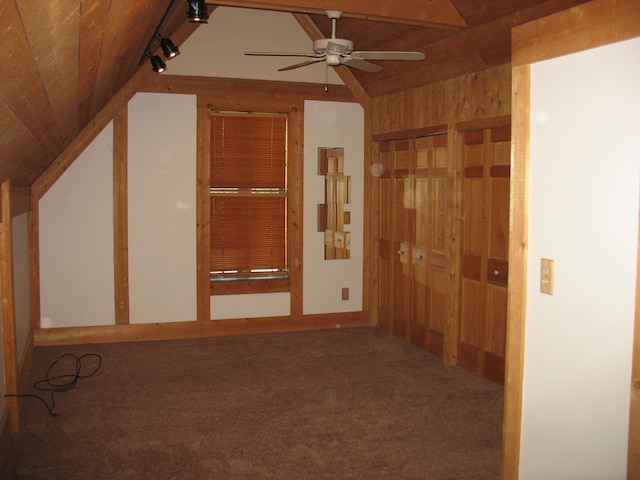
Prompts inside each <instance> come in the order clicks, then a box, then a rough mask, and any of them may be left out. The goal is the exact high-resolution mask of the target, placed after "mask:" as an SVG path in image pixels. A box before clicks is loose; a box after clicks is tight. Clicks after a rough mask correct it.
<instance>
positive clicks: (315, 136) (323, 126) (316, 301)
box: [302, 101, 364, 314]
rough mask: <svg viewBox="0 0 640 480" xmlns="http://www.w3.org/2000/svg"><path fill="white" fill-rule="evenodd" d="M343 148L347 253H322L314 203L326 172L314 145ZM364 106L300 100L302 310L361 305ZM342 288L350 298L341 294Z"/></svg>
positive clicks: (345, 309)
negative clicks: (328, 256) (336, 256)
mask: <svg viewBox="0 0 640 480" xmlns="http://www.w3.org/2000/svg"><path fill="white" fill-rule="evenodd" d="M319 147H343V148H344V174H345V175H346V176H350V177H351V203H350V204H345V206H344V209H345V211H349V212H351V224H350V225H345V230H346V231H349V232H351V258H349V259H346V260H325V259H324V232H318V231H317V216H318V210H317V207H318V204H322V203H324V202H325V194H324V188H325V182H324V176H321V175H318V148H319ZM363 199H364V110H363V109H362V107H361V106H360V105H359V104H356V103H340V102H319V101H306V102H305V104H304V222H303V225H304V251H303V263H302V264H303V265H304V272H303V301H304V310H303V311H304V313H305V314H311V313H334V312H352V311H360V310H362V268H363V219H364V205H363V201H364V200H363ZM342 288H348V289H349V300H346V301H345V300H342Z"/></svg>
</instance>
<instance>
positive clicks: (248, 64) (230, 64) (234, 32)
mask: <svg viewBox="0 0 640 480" xmlns="http://www.w3.org/2000/svg"><path fill="white" fill-rule="evenodd" d="M312 44H313V42H312V41H311V40H310V39H309V36H308V35H307V34H306V33H305V32H304V30H303V29H302V27H301V26H300V25H299V24H298V22H297V21H296V20H295V18H294V17H293V15H291V14H290V13H287V12H271V11H268V10H252V9H249V8H233V7H217V8H216V9H215V10H214V11H213V13H212V14H211V16H210V18H209V22H208V23H207V24H205V25H200V26H199V27H198V29H197V30H196V31H195V32H194V33H193V34H192V35H191V36H190V37H189V38H188V39H187V40H186V41H185V42H184V44H182V45H180V46H179V47H180V55H178V56H177V57H175V58H174V59H172V60H171V61H169V62H167V66H168V70H167V75H192V76H199V77H223V78H245V79H255V78H259V79H263V80H273V81H280V82H306V83H319V84H324V83H327V82H328V83H329V84H339V85H340V84H343V82H342V80H341V79H340V77H338V75H337V74H336V73H335V71H334V69H333V68H327V66H326V64H325V63H323V62H321V63H318V64H314V65H309V66H306V67H302V68H296V69H294V70H288V71H285V72H278V69H279V68H281V67H286V66H289V65H294V64H297V63H301V62H304V61H308V60H310V59H309V58H306V57H258V56H246V55H244V52H249V51H251V52H293V53H312V52H313V48H312Z"/></svg>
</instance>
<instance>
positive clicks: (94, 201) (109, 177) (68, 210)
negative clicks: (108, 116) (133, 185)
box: [39, 123, 115, 328]
mask: <svg viewBox="0 0 640 480" xmlns="http://www.w3.org/2000/svg"><path fill="white" fill-rule="evenodd" d="M112 159H113V124H112V123H110V124H109V125H108V126H107V127H105V129H104V130H103V131H102V132H101V133H100V134H99V135H98V136H97V137H96V139H95V140H94V141H93V142H92V143H91V144H90V145H89V146H88V147H87V148H86V150H85V151H84V152H83V153H82V154H81V155H80V156H79V157H78V158H77V159H76V161H75V162H73V164H72V165H71V166H70V167H69V168H68V169H67V170H66V171H65V172H64V174H63V175H62V177H61V178H59V179H58V181H56V182H55V184H54V185H52V187H51V188H50V189H49V191H48V192H47V193H46V194H45V195H44V196H43V197H42V199H41V200H40V211H39V218H40V230H39V232H40V299H41V323H42V327H45V328H46V327H74V326H89V325H111V324H113V323H114V321H115V320H114V319H115V308H114V302H113V295H114V293H113V292H114V286H113V278H114V277H113V160H112Z"/></svg>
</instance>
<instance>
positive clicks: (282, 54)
mask: <svg viewBox="0 0 640 480" xmlns="http://www.w3.org/2000/svg"><path fill="white" fill-rule="evenodd" d="M244 54H245V55H253V56H260V57H307V58H318V55H316V54H315V53H286V52H244Z"/></svg>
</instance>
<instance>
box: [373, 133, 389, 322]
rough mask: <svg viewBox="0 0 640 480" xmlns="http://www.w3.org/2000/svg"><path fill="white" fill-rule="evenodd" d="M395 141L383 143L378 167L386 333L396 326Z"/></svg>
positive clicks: (380, 284)
mask: <svg viewBox="0 0 640 480" xmlns="http://www.w3.org/2000/svg"><path fill="white" fill-rule="evenodd" d="M392 147H393V145H392V142H384V143H381V144H380V150H379V156H378V164H377V165H375V166H374V172H373V173H374V175H376V176H377V177H378V182H379V189H378V192H379V197H378V212H379V213H378V215H379V217H378V324H379V325H380V328H382V329H383V330H386V331H387V332H391V331H392V327H393V259H394V250H393V243H394V242H393V209H392V208H390V206H391V205H393V201H394V193H393V180H392V179H391V171H392V170H393V150H392Z"/></svg>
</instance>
